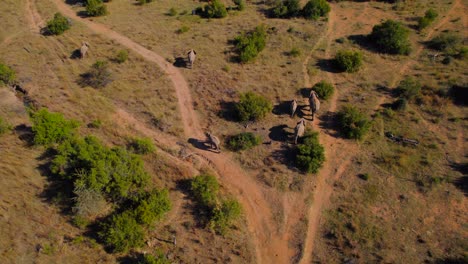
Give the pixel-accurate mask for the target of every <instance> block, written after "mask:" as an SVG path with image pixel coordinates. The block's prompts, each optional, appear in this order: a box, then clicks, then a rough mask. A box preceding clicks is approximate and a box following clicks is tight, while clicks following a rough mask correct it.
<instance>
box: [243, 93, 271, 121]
mask: <svg viewBox="0 0 468 264" xmlns="http://www.w3.org/2000/svg"><path fill="white" fill-rule="evenodd" d="M236 110H237V116H238V118H239V120H240V121H249V120H250V121H255V120H260V119H262V118H263V117H265V116H266V114H267V113H269V112H271V110H273V105H272V104H271V102H270V101H268V100H267V99H266V98H265V97H262V96H260V95H257V94H255V93H253V92H247V93H243V94H241V95H240V100H239V102H238V103H237V104H236Z"/></svg>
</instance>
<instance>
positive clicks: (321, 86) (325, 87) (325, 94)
mask: <svg viewBox="0 0 468 264" xmlns="http://www.w3.org/2000/svg"><path fill="white" fill-rule="evenodd" d="M312 90H314V91H315V92H316V93H317V95H318V96H319V98H320V99H323V100H328V99H329V98H330V97H331V96H332V95H333V93H334V92H335V88H334V87H333V85H332V84H331V83H328V82H326V81H321V82H318V83H316V84H315V85H314V87H312Z"/></svg>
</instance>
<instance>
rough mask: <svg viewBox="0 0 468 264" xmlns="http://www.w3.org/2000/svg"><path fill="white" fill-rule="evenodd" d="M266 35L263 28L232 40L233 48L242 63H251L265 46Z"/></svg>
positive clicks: (258, 27) (260, 27)
mask: <svg viewBox="0 0 468 264" xmlns="http://www.w3.org/2000/svg"><path fill="white" fill-rule="evenodd" d="M266 37H267V33H266V30H265V28H264V27H263V26H257V27H256V28H255V30H254V31H252V32H248V33H242V34H241V35H240V36H237V37H236V38H235V39H234V43H235V47H236V50H237V52H238V53H239V60H240V62H242V63H247V62H250V61H253V60H254V59H255V58H256V57H257V55H258V54H259V53H260V52H261V51H262V50H263V49H264V48H265V46H266Z"/></svg>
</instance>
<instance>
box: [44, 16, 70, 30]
mask: <svg viewBox="0 0 468 264" xmlns="http://www.w3.org/2000/svg"><path fill="white" fill-rule="evenodd" d="M46 29H47V32H48V33H49V34H52V35H61V34H63V32H65V31H66V30H69V29H70V22H69V21H68V19H67V18H66V17H64V16H63V15H62V14H60V13H55V15H54V18H53V19H52V20H49V21H47V27H46Z"/></svg>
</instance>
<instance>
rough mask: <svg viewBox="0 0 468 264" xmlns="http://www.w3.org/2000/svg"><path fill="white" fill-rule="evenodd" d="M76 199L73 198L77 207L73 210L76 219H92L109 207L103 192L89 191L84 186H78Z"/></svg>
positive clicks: (75, 191)
mask: <svg viewBox="0 0 468 264" xmlns="http://www.w3.org/2000/svg"><path fill="white" fill-rule="evenodd" d="M73 192H74V194H75V195H76V197H74V198H73V201H74V203H75V205H74V206H73V208H72V211H73V213H74V214H75V217H76V218H77V219H78V220H79V219H85V220H87V219H90V218H93V217H96V216H98V215H100V214H101V213H102V212H103V211H105V208H106V207H107V202H106V200H105V198H104V197H103V196H102V194H101V192H99V191H96V190H93V189H88V188H86V187H84V186H77V187H75V190H74V191H73Z"/></svg>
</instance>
